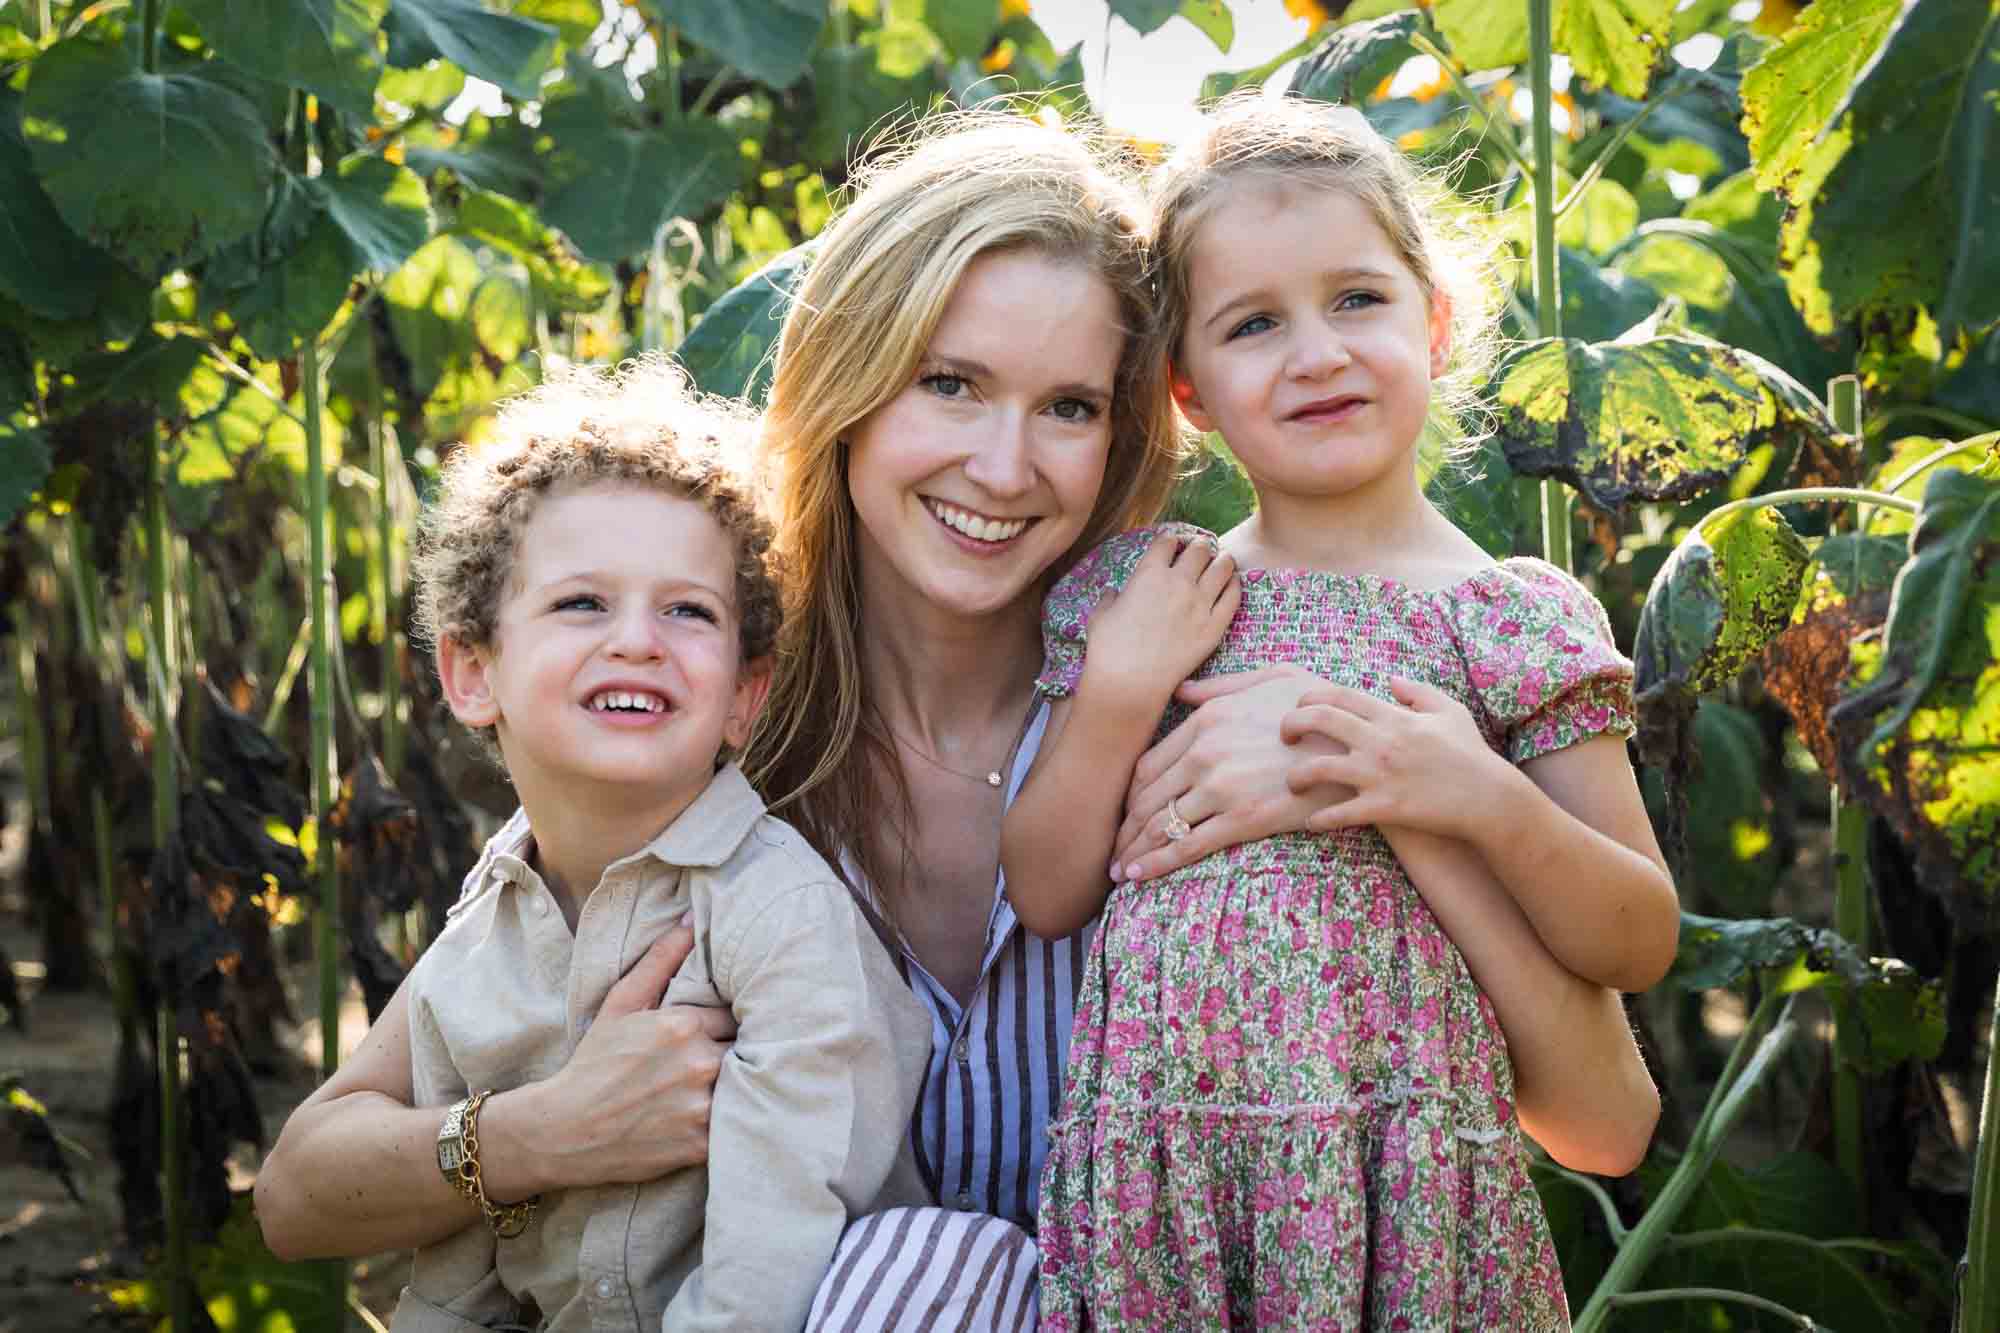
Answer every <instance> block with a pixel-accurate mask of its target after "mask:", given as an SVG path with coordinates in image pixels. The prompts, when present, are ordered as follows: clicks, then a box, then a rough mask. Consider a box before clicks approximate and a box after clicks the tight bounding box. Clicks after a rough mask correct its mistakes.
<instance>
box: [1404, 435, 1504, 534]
mask: <svg viewBox="0 0 2000 1333" xmlns="http://www.w3.org/2000/svg"><path fill="white" fill-rule="evenodd" d="M1521 486H1522V482H1521V479H1520V478H1519V477H1517V476H1515V475H1514V470H1513V469H1512V468H1510V467H1508V466H1507V456H1506V454H1505V453H1504V452H1502V451H1501V449H1500V446H1499V445H1497V444H1496V443H1494V442H1493V441H1492V440H1490V439H1489V440H1485V441H1482V442H1481V443H1480V446H1479V449H1478V451H1477V452H1476V453H1470V454H1468V455H1466V456H1462V457H1458V458H1450V459H1445V460H1444V461H1443V462H1442V463H1441V464H1440V466H1439V467H1438V468H1437V470H1436V471H1435V472H1433V473H1432V474H1431V476H1430V478H1429V480H1428V481H1426V482H1425V483H1424V498H1425V499H1427V500H1429V501H1430V502H1431V503H1432V504H1433V505H1436V506H1437V508H1438V511H1439V512H1440V513H1442V514H1443V515H1444V516H1445V517H1446V518H1448V519H1450V520H1451V522H1452V526H1454V527H1456V528H1457V529H1458V530H1459V531H1460V532H1463V533H1464V534H1465V535H1466V536H1468V537H1470V538H1472V540H1474V541H1476V542H1478V543H1479V545H1480V548H1481V549H1482V550H1484V551H1485V552H1486V553H1487V554H1488V555H1490V556H1493V557H1495V558H1496V559H1504V558H1506V557H1507V556H1510V555H1516V554H1519V552H1518V551H1517V549H1516V540H1515V539H1516V535H1517V534H1518V532H1519V531H1520V529H1521V526H1522V523H1523V521H1524V520H1525V519H1526V518H1527V517H1528V515H1527V514H1525V513H1523V511H1522V506H1521Z"/></svg>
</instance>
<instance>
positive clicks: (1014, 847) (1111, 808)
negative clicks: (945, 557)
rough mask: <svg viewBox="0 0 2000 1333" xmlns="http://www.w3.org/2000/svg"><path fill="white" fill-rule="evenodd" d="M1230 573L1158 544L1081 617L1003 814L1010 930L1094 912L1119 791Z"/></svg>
mask: <svg viewBox="0 0 2000 1333" xmlns="http://www.w3.org/2000/svg"><path fill="white" fill-rule="evenodd" d="M1240 596H1241V589H1240V587H1239V586H1238V584H1237V581H1236V566H1235V562H1234V561H1232V560H1231V559H1230V558H1229V557H1228V556H1226V555H1223V554H1221V553H1220V552H1218V551H1217V550H1216V549H1215V547H1214V546H1212V545H1210V544H1209V543H1207V542H1201V541H1186V540H1183V539H1182V538H1180V537H1179V536H1177V535H1172V534H1162V535H1161V536H1160V537H1158V538H1157V539H1155V541H1154V542H1153V544H1152V546H1151V547H1150V548H1148V549H1147V551H1146V553H1145V554H1144V555H1143V556H1142V557H1140V560H1139V563H1138V565H1137V566H1136V567H1135V568H1134V569H1133V570H1132V574H1131V577H1130V578H1129V579H1128V580H1127V581H1126V583H1125V586H1124V587H1123V588H1122V589H1120V590H1118V591H1116V592H1111V591H1109V590H1107V591H1106V592H1105V593H1104V594H1103V597H1102V600H1100V601H1099V602H1098V604H1097V606H1096V607H1095V608H1094V609H1093V610H1092V612H1091V616H1090V626H1089V632H1088V637H1087V640H1086V643H1085V648H1084V658H1083V672H1082V675H1081V676H1080V677H1079V678H1078V679H1077V684H1076V693H1075V695H1074V697H1073V698H1071V699H1069V700H1057V701H1056V702H1055V703H1054V704H1053V705H1052V707H1051V713H1050V716H1049V726H1048V730H1047V732H1046V733H1044V736H1043V740H1042V748H1041V751H1040V752H1039V753H1038V754H1037V755H1036V756H1035V764H1034V767H1033V768H1032V769H1031V770H1030V771H1029V774H1028V780H1027V782H1026V783H1024V784H1023V785H1022V788H1021V792H1020V794H1019V795H1018V796H1017V797H1015V799H1014V804H1013V805H1012V806H1010V807H1009V808H1008V810H1007V816H1006V820H1005V822H1004V823H1003V824H1002V826H1001V833H1000V866H1001V869H1002V871H1003V872H1004V873H1005V875H1006V880H1007V899H1008V901H1009V902H1011V903H1012V904H1013V905H1014V914H1015V915H1016V916H1017V917H1019V918H1020V920H1021V924H1022V925H1023V926H1025V927H1027V929H1029V930H1030V931H1032V932H1034V933H1035V934H1037V935H1040V936H1042V937H1043V938H1045V939H1058V938H1060V937H1062V936H1064V935H1068V934H1071V933H1072V932H1074V931H1076V930H1077V929H1078V928H1079V927H1081V926H1082V925H1083V924H1084V923H1085V922H1086V921H1088V920H1090V919H1091V918H1092V917H1093V916H1096V915H1097V914H1098V912H1100V911H1101V910H1103V907H1104V898H1105V895H1106V894H1107V893H1109V892H1110V887H1111V874H1110V863H1111V850H1112V846H1113V839H1114V837H1115V836H1116V834H1117V832H1118V823H1119V820H1120V819H1121V818H1122V817H1123V813H1124V808H1125V789H1126V786H1127V785H1128V784H1129V783H1130V781H1131V777H1132V769H1133V766H1134V765H1135V764H1137V763H1138V762H1139V756H1140V754H1142V753H1143V752H1144V751H1145V749H1146V746H1147V744H1148V743H1149V742H1150V741H1151V740H1152V737H1153V730H1154V728H1155V727H1157V726H1158V725H1159V721H1160V715H1161V714H1162V713H1164V712H1165V711H1166V707H1167V701H1168V700H1169V699H1171V698H1172V697H1173V691H1174V687H1175V686H1177V685H1179V684H1180V683H1181V682H1182V681H1183V680H1185V679H1186V678H1187V677H1188V676H1190V675H1192V674H1193V672H1194V670H1195V668H1196V667H1198V666H1200V665H1201V664H1202V662H1203V661H1205V660H1207V658H1208V655H1209V654H1210V653H1212V652H1213V651H1215V645H1216V644H1217V643H1218V642H1220V641H1221V639H1222V635H1223V633H1224V631H1226V630H1227V629H1228V628H1229V621H1230V618H1231V617H1232V616H1234V615H1235V614H1236V604H1237V601H1238V600H1239V598H1240Z"/></svg>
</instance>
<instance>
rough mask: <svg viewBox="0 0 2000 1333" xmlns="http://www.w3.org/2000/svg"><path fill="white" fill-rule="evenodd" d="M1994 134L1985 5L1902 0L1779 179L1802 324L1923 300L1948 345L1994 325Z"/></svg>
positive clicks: (1787, 265)
mask: <svg viewBox="0 0 2000 1333" xmlns="http://www.w3.org/2000/svg"><path fill="white" fill-rule="evenodd" d="M1913 90H1922V91H1921V92H1920V93H1919V95H1915V96H1913V95H1912V92H1913ZM1996 139H2000V23H1996V22H1995V20H1994V14H1993V11H1992V7H1991V5H1990V4H1987V5H1980V4H1967V3H1963V0H1915V3H1913V4H1910V5H1907V6H1905V7H1904V8H1903V9H1902V12H1901V13H1900V14H1899V15H1898V16H1897V18H1896V21H1895V23H1894V25H1893V26H1892V27H1891V28H1890V30H1889V32H1888V36H1887V38H1886V40H1885V41H1884V42H1883V44H1882V47H1881V49H1880V51H1879V52H1878V53H1877V54H1876V56H1875V58H1874V59H1872V60H1871V61H1870V62H1869V64H1868V65H1867V66H1866V68H1865V70H1864V71H1863V72H1862V74H1861V77H1860V79H1859V80H1858V81H1857V82H1856V83H1855V84H1854V85H1853V87H1852V88H1851V90H1850V91H1849V93H1848V96H1847V99H1846V101H1845V104H1844V105H1843V107H1842V109H1841V112H1840V114H1839V116H1838V117H1837V118H1836V119H1835V121H1834V122H1833V125H1832V127H1831V128H1830V129H1828V130H1827V131H1826V132H1825V134H1824V137H1823V138H1821V139H1819V140H1818V141H1817V142H1816V144H1815V145H1814V146H1813V147H1812V148H1811V149H1810V151H1809V152H1808V153H1807V154H1806V160H1805V161H1804V162H1803V163H1802V164H1801V165H1800V166H1799V167H1798V169H1797V172H1796V175H1795V176H1794V178H1793V180H1792V183H1791V184H1790V185H1789V186H1788V187H1787V191H1786V193H1787V196H1788V198H1789V199H1790V201H1791V203H1792V205H1793V207H1792V210H1791V212H1790V213H1789V214H1788V216H1787V218H1786V220H1785V224H1784V228H1783V239H1784V247H1783V257H1782V259H1781V265H1782V267H1784V269H1785V272H1786V281H1787V283H1788V284H1789V285H1790V287H1791V289H1792V298H1793V300H1794V301H1795V302H1797V303H1798V305H1799V308H1800V310H1801V311H1802V312H1803V313H1804V314H1805V316H1806V322H1807V323H1808V324H1809V325H1811V326H1812V327H1813V328H1815V329H1817V330H1819V331H1820V332H1822V333H1824V332H1830V331H1832V329H1833V327H1834V325H1835V323H1836V322H1837V321H1841V320H1845V319H1848V318H1851V317H1852V316H1853V315H1854V314H1856V312H1858V311H1861V310H1863V309H1864V308H1871V307H1872V308H1880V307H1889V308H1896V309H1901V308H1908V307H1925V308H1928V309H1930V310H1932V311H1934V312H1935V317H1936V320H1937V328H1938V334H1939V337H1940V339H1941V340H1943V341H1944V342H1946V343H1949V342H1950V341H1951V340H1952V339H1953V338H1954V337H1955V336H1956V335H1957V333H1958V332H1959V331H1960V330H1962V329H1966V328H1974V329H1977V328H1983V327H1985V326H1987V325H1990V324H1992V323H1993V322H1994V321H1995V320H2000V244H1996V235H1995V222H1994V219H1995V217H1996V216H2000V155H1996V154H1995V153H1994V152H1993V144H1994V143H1995V141H1996Z"/></svg>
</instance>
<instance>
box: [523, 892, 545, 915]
mask: <svg viewBox="0 0 2000 1333" xmlns="http://www.w3.org/2000/svg"><path fill="white" fill-rule="evenodd" d="M528 910H529V911H531V912H533V913H534V914H535V915H536V916H547V915H548V914H549V900H548V899H547V898H544V897H543V896H542V895H541V894H539V893H538V894H536V895H535V896H534V897H532V898H530V899H528Z"/></svg>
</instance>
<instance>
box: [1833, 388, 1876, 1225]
mask: <svg viewBox="0 0 2000 1333" xmlns="http://www.w3.org/2000/svg"><path fill="white" fill-rule="evenodd" d="M1826 403H1827V408H1828V410H1829V412H1830V413H1831V415H1832V417H1833V424H1834V428H1835V429H1836V430H1838V431H1839V432H1840V433H1841V434H1843V435H1845V436H1847V437H1849V438H1850V439H1855V440H1858V439H1859V438H1860V436H1861V381H1860V379H1859V378H1857V377H1856V376H1853V375H1840V376H1836V377H1835V378H1834V379H1833V381H1832V382H1831V383H1829V384H1828V385H1827V386H1826ZM1826 776H1827V781H1828V783H1829V784H1831V792H1830V796H1829V800H1830V803H1831V805H1832V811H1831V814H1832V823H1833V926H1834V929H1835V930H1837V931H1839V932H1840V934H1841V937H1842V938H1843V939H1845V940H1846V941H1847V942H1848V943H1849V944H1852V945H1853V946H1854V948H1855V952H1857V953H1859V954H1860V955H1861V956H1862V957H1863V958H1866V957H1867V956H1868V866H1867V861H1866V858H1865V853H1866V850H1867V840H1868V812H1867V810H1866V809H1865V808H1864V807H1862V806H1860V805H1857V804H1855V803H1854V802H1853V801H1849V800H1846V799H1844V798H1843V796H1842V794H1841V790H1840V775H1839V774H1838V773H1829V774H1827V775H1826ZM1861 1130H1862V1125H1861V1075H1860V1072H1859V1071H1858V1070H1856V1069H1855V1068H1854V1065H1853V1063H1852V1062H1851V1061H1848V1060H1844V1059H1842V1058H1841V1055H1840V1049H1839V1047H1838V1045H1836V1046H1835V1048H1834V1054H1833V1142H1834V1157H1835V1160H1836V1161H1837V1162H1838V1163H1839V1166H1840V1169H1841V1172H1842V1173H1843V1174H1845V1175H1846V1177H1847V1179H1848V1181H1849V1182H1850V1183H1851V1184H1852V1185H1853V1186H1854V1197H1855V1199H1856V1201H1857V1203H1858V1204H1859V1205H1860V1208H1861V1215H1862V1216H1863V1217H1866V1216H1867V1215H1868V1170H1867V1166H1866V1164H1865V1161H1864V1159H1863V1158H1862V1156H1861Z"/></svg>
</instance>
